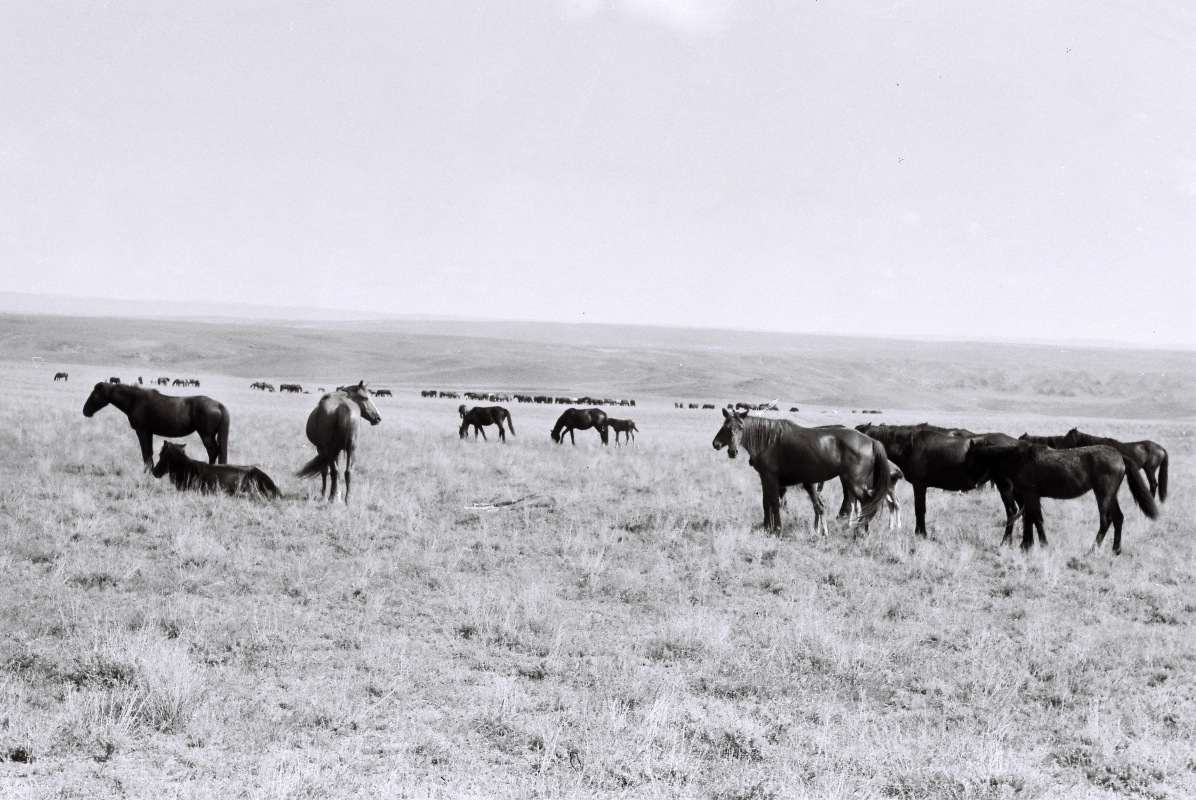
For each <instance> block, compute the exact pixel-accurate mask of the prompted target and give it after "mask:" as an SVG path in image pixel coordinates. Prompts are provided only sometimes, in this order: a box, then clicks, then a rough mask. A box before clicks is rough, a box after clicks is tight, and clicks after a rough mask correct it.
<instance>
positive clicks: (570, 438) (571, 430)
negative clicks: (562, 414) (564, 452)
mask: <svg viewBox="0 0 1196 800" xmlns="http://www.w3.org/2000/svg"><path fill="white" fill-rule="evenodd" d="M569 441H570V442H572V443H573V446H574V447H577V437H576V436H574V435H573V429H572V428H570V429H569Z"/></svg>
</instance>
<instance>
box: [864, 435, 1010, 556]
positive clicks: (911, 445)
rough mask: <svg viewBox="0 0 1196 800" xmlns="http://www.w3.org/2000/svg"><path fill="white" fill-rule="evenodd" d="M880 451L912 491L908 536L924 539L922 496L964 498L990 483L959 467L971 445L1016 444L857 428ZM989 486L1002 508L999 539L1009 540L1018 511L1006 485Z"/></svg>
mask: <svg viewBox="0 0 1196 800" xmlns="http://www.w3.org/2000/svg"><path fill="white" fill-rule="evenodd" d="M857 430H860V431H862V432H865V433H867V434H868V435H869V436H871V437H872V438H873V439H876V440H877V441H878V442H880V443H881V444H883V445H884V447H885V452H886V453H887V454H888V456H889V460H890V461H892V462H893V463H894V464H896V465H897V466H899V467H901V471H902V472H904V473H905V479H906V480H907V481H909V485H910V486H911V487H912V488H913V490H914V532H915V533H919V534H921V535H923V536H925V535H926V490H927V489H928V488H934V489H945V490H947V491H950V492H969V491H971V490H972V489H975V488H977V487H978V486H980V485H981V484H983V483H985V482H986V481H988V480H990V478H989V476H987V475H984V474H982V473H980V474H972V473H970V472H969V471H968V470H967V469H966V468H965V466H964V460H965V456H966V455H967V452H968V446H969V444H970V443H971V442H983V443H984V444H990V445H1010V444H1016V443H1017V439H1014V438H1013V437H1012V436H1006V435H1005V434H1003V433H971V432H970V431H963V430H961V429H954V428H935V427H933V426H929V425H873V424H871V423H868V424H867V425H860V426H858V427H857ZM993 485H995V486H996V487H997V492H998V493H999V494H1000V495H1001V502H1002V503H1003V504H1004V505H1005V539H1009V538H1010V537H1012V536H1013V523H1014V521H1015V520H1016V519H1017V511H1018V508H1019V506H1020V503H1019V502H1018V499H1017V497H1016V496H1015V494H1014V491H1013V487H1012V485H1011V484H1010V483H1009V481H1007V480H996V479H993Z"/></svg>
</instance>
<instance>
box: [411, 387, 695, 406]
mask: <svg viewBox="0 0 1196 800" xmlns="http://www.w3.org/2000/svg"><path fill="white" fill-rule="evenodd" d="M419 396H420V397H439V398H448V399H452V400H457V399H459V398H461V397H464V398H465V399H466V400H482V401H489V402H491V403H509V402H511V401H512V400H514V401H515V402H516V403H541V404H547V405H553V404H556V405H569V406H576V405H584V406H630V407H631V408H635V401H634V400H630V399H626V398H624V399H620V400H614V399H612V398H610V397H590V396H588V395H586V396H582V397H553V396H552V395H547V394H502V393H499V392H445V391H439V390H437V389H424V390H423V391H421V392H420V393H419ZM711 408H713V406H711Z"/></svg>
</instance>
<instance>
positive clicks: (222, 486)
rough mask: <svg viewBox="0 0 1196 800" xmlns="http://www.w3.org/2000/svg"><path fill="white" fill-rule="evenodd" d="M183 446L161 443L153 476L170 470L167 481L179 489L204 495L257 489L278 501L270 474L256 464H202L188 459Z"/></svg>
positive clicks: (277, 494) (158, 476)
mask: <svg viewBox="0 0 1196 800" xmlns="http://www.w3.org/2000/svg"><path fill="white" fill-rule="evenodd" d="M186 446H187V445H185V444H175V443H174V442H162V450H161V452H159V453H158V465H157V466H156V467H154V477H155V478H161V477H162V476H163V475H165V474H166V473H167V472H169V473H170V482H171V483H173V484H174V487H175V488H176V489H178V490H179V491H180V492H182V491H186V490H187V489H194V490H196V491H200V492H203V493H204V494H215V493H216V492H226V493H228V494H237V493H238V492H257V493H258V494H260V495H262V496H263V497H266V498H268V499H270V500H277V499H278V498H279V497H280V496H281V495H280V493H279V491H278V487H277V486H275V485H274V481H272V480H270V476H269V475H267V474H266V473H264V472H262V471H261V470H260V469H258V468H257V467H239V466H235V465H232V464H215V465H213V464H205V463H203V462H202V461H196V460H195V459H193V458H188V457H187V453H186V452H184V450H183V448H184V447H186Z"/></svg>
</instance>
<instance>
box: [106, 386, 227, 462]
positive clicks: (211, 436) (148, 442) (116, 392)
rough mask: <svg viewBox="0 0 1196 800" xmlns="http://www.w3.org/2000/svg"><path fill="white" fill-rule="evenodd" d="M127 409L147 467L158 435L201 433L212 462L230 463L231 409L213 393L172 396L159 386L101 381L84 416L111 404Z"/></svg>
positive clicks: (174, 436) (122, 409)
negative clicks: (211, 395) (159, 391)
mask: <svg viewBox="0 0 1196 800" xmlns="http://www.w3.org/2000/svg"><path fill="white" fill-rule="evenodd" d="M110 403H111V404H112V405H114V406H116V407H117V408H119V409H120V410H121V411H123V412H125V415H126V416H127V417H128V418H129V427H131V428H132V429H133V430H134V431H136V432H137V440H138V441H139V442H141V458H142V460H143V461H144V462H145V468H146V469H151V468H152V467H153V466H154V437H155V436H169V437H170V438H172V439H179V438H182V437H184V436H190V435H191V434H193V433H198V434H199V438H200V440H201V441H202V442H203V446H204V448H205V449H206V450H207V451H208V463H209V464H215V463H216V462H217V461H219V462H220V463H221V464H227V463H228V409H227V408H225V407H224V404H223V403H218V402H216V401H215V400H213V399H212V398H210V397H204V396H203V395H195V396H194V397H171V396H170V395H165V394H159V393H158V390H157V389H142V388H141V387H139V386H127V385H125V384H123V383H97V384H96V385H95V388H94V389H92V390H91V395H90V396H89V397H88V398H87V402H86V403H84V404H83V416H85V417H90V416H92V415H93V414H95V413H96V412H97V411H99V410H100V409H101V408H103V407H104V406H106V405H108V404H110Z"/></svg>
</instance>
